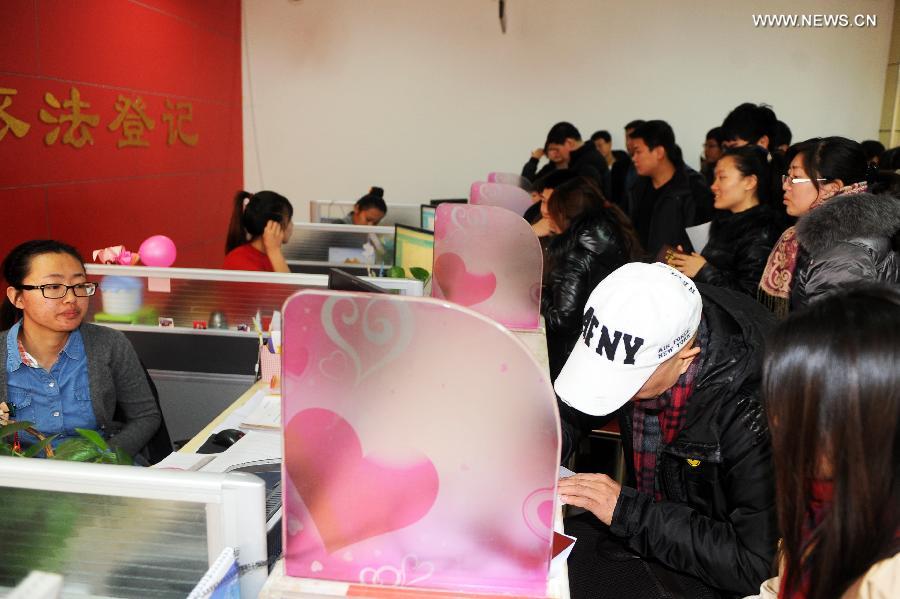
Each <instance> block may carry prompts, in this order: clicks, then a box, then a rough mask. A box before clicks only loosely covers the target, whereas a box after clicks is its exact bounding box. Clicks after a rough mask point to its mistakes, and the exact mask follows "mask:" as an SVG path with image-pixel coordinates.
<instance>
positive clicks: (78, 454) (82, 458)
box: [53, 438, 102, 462]
mask: <svg viewBox="0 0 900 599" xmlns="http://www.w3.org/2000/svg"><path fill="white" fill-rule="evenodd" d="M101 453H102V452H101V451H100V450H99V448H98V447H97V446H96V445H94V444H93V443H91V442H90V441H88V440H86V439H79V438H75V439H66V440H65V441H63V442H62V443H60V444H59V447H57V448H56V453H55V454H54V456H53V459H55V460H69V461H71V462H96V461H98V459H99V458H100V456H101Z"/></svg>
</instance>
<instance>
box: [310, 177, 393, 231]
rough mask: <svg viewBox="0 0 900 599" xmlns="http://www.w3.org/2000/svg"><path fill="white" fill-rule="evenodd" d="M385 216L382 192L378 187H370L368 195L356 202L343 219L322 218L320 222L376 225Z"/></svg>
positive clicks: (385, 206)
mask: <svg viewBox="0 0 900 599" xmlns="http://www.w3.org/2000/svg"><path fill="white" fill-rule="evenodd" d="M385 214H387V204H386V203H385V202H384V190H383V189H382V188H380V187H372V188H371V189H369V193H367V194H366V195H364V196H363V197H361V198H359V199H358V200H356V203H355V204H354V205H353V210H351V211H350V212H348V213H347V215H346V216H344V217H343V218H331V219H328V218H324V219H322V222H327V223H332V224H343V225H373V226H374V225H377V224H378V223H380V222H381V219H383V218H384V215H385Z"/></svg>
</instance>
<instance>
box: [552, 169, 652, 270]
mask: <svg viewBox="0 0 900 599" xmlns="http://www.w3.org/2000/svg"><path fill="white" fill-rule="evenodd" d="M547 212H548V213H549V214H550V216H551V217H552V218H553V220H554V221H556V223H557V224H558V225H559V226H560V227H561V228H562V229H563V232H564V233H565V231H567V230H568V229H570V228H576V227H577V223H579V222H580V221H582V220H586V219H590V218H602V219H603V220H605V221H606V222H607V223H608V224H609V226H610V229H611V230H612V231H613V233H614V235H615V236H616V241H617V242H618V245H619V248H620V249H621V251H622V255H623V256H624V257H625V261H626V262H631V261H634V260H637V259H639V258H641V257H642V256H643V253H644V250H643V248H641V242H640V240H639V239H638V236H637V232H636V231H635V230H634V226H633V225H632V224H631V221H630V220H629V219H628V217H627V216H625V213H624V212H622V209H621V208H619V207H618V206H616V205H615V204H613V203H612V202H609V201H608V200H607V199H606V197H604V195H603V191H601V190H600V186H599V185H597V183H596V182H595V181H594V180H592V179H590V178H588V177H576V178H574V179H570V180H568V181H566V182H565V183H563V184H561V185H559V186H558V187H556V188H555V189H554V190H553V193H552V194H551V195H550V199H549V200H547ZM569 237H570V236H567V235H559V236H557V239H555V240H554V241H553V242H551V248H550V250H549V254H550V258H551V265H553V263H554V262H557V261H558V260H559V259H560V258H561V257H562V255H563V254H566V253H567V252H568V250H569V248H568V245H567V243H568V242H570V241H571V239H569Z"/></svg>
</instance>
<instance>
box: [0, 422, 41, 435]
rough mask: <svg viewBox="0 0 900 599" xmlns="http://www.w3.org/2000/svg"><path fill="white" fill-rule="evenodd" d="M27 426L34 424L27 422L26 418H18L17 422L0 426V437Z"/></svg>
mask: <svg viewBox="0 0 900 599" xmlns="http://www.w3.org/2000/svg"><path fill="white" fill-rule="evenodd" d="M29 426H34V423H33V422H28V421H27V420H19V421H17V422H10V423H9V424H6V425H5V426H0V439H2V438H3V437H8V436H10V435H12V434H13V433H18V432H20V431H24V430H25V429H26V428H28V427H29Z"/></svg>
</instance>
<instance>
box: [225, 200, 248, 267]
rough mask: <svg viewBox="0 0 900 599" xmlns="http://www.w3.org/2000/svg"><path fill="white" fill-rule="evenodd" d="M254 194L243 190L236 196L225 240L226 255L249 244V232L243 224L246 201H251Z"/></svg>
mask: <svg viewBox="0 0 900 599" xmlns="http://www.w3.org/2000/svg"><path fill="white" fill-rule="evenodd" d="M252 197H253V194H252V193H250V192H247V191H244V190H243V189H242V190H241V191H239V192H237V193H236V194H235V195H234V206H233V207H232V212H231V221H230V222H229V223H228V237H227V238H226V239H225V253H226V254H227V253H228V252H230V251H231V250H233V249H234V248H236V247H238V246H241V245H244V244H245V243H247V231H246V230H244V224H243V222H242V219H243V216H244V206H245V205H246V204H245V201H249V200H250V198H252Z"/></svg>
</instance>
